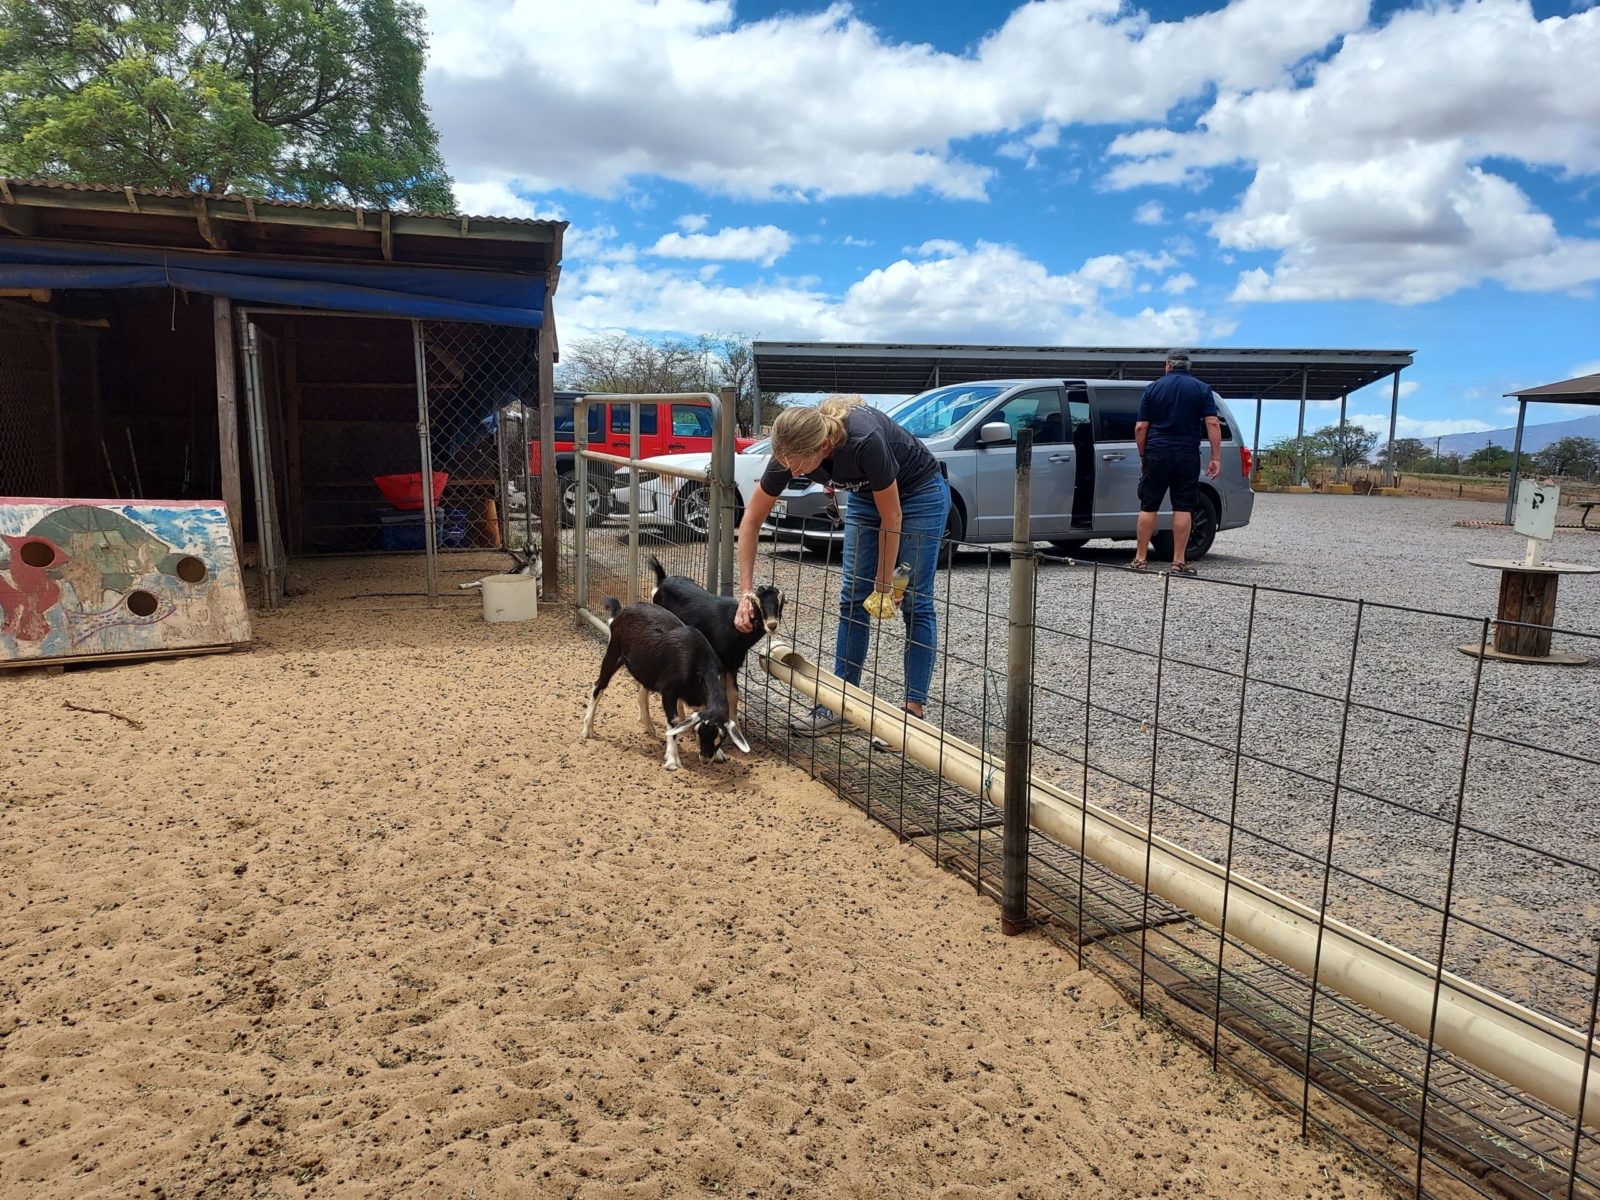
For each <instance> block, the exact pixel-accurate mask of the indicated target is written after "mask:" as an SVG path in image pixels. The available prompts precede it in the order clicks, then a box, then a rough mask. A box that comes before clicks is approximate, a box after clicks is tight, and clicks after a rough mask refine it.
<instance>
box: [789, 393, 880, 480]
mask: <svg viewBox="0 0 1600 1200" xmlns="http://www.w3.org/2000/svg"><path fill="white" fill-rule="evenodd" d="M865 403H866V401H865V400H863V399H862V398H861V397H860V396H829V397H827V398H826V399H824V400H823V401H821V402H820V403H819V404H817V405H816V407H814V408H786V409H784V410H783V411H782V412H781V413H779V414H778V419H777V420H776V421H774V422H773V423H772V457H773V458H775V459H777V460H778V461H779V462H780V463H783V464H784V465H786V466H787V465H788V464H789V463H791V462H793V461H795V460H796V459H801V458H810V457H811V456H812V455H813V454H815V453H816V452H817V451H819V450H822V449H824V448H826V449H828V450H837V449H838V448H839V447H840V446H842V445H844V444H845V442H846V441H848V440H849V437H850V432H849V430H848V429H847V428H846V427H845V418H846V417H848V416H849V414H850V410H851V409H852V408H856V407H859V406H860V405H862V404H865Z"/></svg>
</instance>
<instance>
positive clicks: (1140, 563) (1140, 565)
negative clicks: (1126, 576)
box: [1122, 558, 1150, 571]
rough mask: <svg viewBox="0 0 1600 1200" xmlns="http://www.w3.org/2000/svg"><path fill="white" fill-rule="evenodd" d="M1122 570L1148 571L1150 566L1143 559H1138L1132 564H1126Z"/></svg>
mask: <svg viewBox="0 0 1600 1200" xmlns="http://www.w3.org/2000/svg"><path fill="white" fill-rule="evenodd" d="M1122 569H1123V570H1124V571H1148V570H1149V569H1150V564H1149V563H1147V562H1145V561H1144V559H1142V558H1136V559H1134V560H1133V561H1132V562H1130V563H1127V564H1125V565H1124V566H1123V568H1122Z"/></svg>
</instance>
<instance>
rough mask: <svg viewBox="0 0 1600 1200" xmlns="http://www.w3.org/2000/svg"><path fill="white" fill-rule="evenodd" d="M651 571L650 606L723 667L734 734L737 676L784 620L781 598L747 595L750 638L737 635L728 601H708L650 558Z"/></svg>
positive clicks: (764, 592) (766, 590)
mask: <svg viewBox="0 0 1600 1200" xmlns="http://www.w3.org/2000/svg"><path fill="white" fill-rule="evenodd" d="M650 570H651V571H653V572H654V573H655V577H656V586H655V588H654V589H653V590H652V591H651V593H650V601H651V603H653V604H659V605H660V606H661V607H662V608H665V609H667V610H668V611H669V612H672V613H674V614H675V615H676V616H677V617H678V619H679V620H681V621H682V622H683V623H684V624H685V625H687V626H689V627H690V628H691V629H698V630H699V631H700V632H701V633H703V634H705V637H706V641H708V642H710V643H711V649H712V650H714V651H715V652H716V655H717V660H718V661H719V662H721V663H722V684H723V688H724V690H726V692H727V693H728V719H729V724H730V728H732V729H735V730H737V729H738V728H739V672H740V671H742V670H743V669H744V660H745V656H746V655H748V654H749V653H750V649H751V647H753V646H754V645H755V644H756V643H757V642H759V641H760V640H761V639H762V638H764V637H766V636H767V635H768V634H769V633H777V632H778V625H779V623H780V622H781V621H782V620H783V593H782V592H780V591H779V590H778V589H777V588H775V587H773V586H771V585H770V584H762V585H761V586H760V587H758V588H756V590H755V591H753V592H751V593H750V599H751V602H752V603H754V604H755V606H756V622H755V625H754V626H753V627H752V628H751V630H750V632H749V633H740V632H739V630H738V629H737V628H736V627H735V626H734V623H733V619H734V617H735V616H736V615H737V614H738V612H739V602H738V601H737V600H735V599H733V598H732V597H728V596H713V595H712V594H711V593H710V592H708V591H706V589H705V588H703V587H701V586H700V585H699V584H698V583H696V582H695V581H694V580H692V579H690V578H689V577H688V576H687V575H668V574H667V569H666V568H665V567H663V566H662V565H661V560H660V559H658V558H657V557H656V556H655V555H654V554H652V555H651V556H650Z"/></svg>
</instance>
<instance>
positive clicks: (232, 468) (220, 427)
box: [211, 296, 244, 557]
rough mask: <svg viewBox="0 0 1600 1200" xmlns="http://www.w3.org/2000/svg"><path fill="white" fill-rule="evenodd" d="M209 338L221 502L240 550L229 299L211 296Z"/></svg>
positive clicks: (235, 399) (236, 412)
mask: <svg viewBox="0 0 1600 1200" xmlns="http://www.w3.org/2000/svg"><path fill="white" fill-rule="evenodd" d="M211 330H212V342H213V344H214V346H215V347H216V358H217V449H218V453H219V455H220V457H221V465H222V502H223V503H224V504H225V505H227V506H228V529H229V531H230V532H231V533H232V534H233V552H234V553H235V554H237V555H240V556H241V557H242V556H243V554H244V528H243V526H242V525H241V524H240V522H241V521H242V520H243V509H244V487H243V485H242V484H241V483H240V471H239V383H238V380H239V365H238V357H237V355H236V353H235V350H234V340H233V301H232V300H229V299H228V298H227V297H226V296H213V297H212V298H211Z"/></svg>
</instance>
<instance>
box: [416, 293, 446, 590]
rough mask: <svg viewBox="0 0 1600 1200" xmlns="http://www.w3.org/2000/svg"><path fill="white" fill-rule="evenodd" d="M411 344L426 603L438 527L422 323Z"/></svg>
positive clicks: (434, 582) (435, 583)
mask: <svg viewBox="0 0 1600 1200" xmlns="http://www.w3.org/2000/svg"><path fill="white" fill-rule="evenodd" d="M411 344H412V346H413V348H414V350H415V353H416V358H417V437H418V438H419V439H420V440H421V442H422V549H423V555H424V557H426V559H427V560H428V603H429V604H431V605H437V604H438V603H439V537H438V535H439V528H438V526H437V525H436V524H435V521H436V520H437V518H436V517H435V515H434V514H435V512H436V509H437V506H436V505H435V504H434V502H433V436H432V434H431V432H430V431H429V425H430V422H429V420H428V356H427V350H426V349H425V347H424V345H423V338H422V322H421V321H412V322H411Z"/></svg>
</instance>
